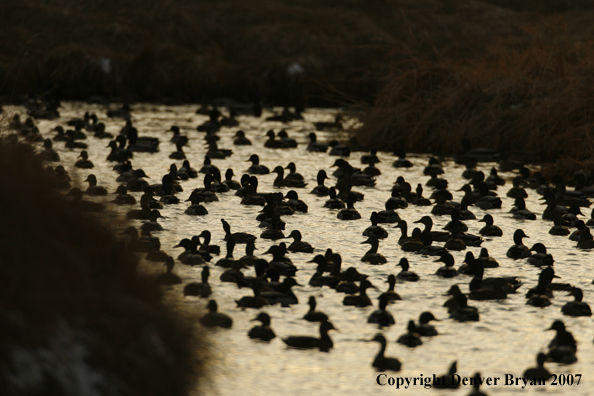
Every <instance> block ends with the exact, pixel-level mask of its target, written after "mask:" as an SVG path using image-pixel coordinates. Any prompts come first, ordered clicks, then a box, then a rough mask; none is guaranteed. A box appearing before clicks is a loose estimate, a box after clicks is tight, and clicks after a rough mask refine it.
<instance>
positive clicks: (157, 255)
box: [144, 238, 170, 263]
mask: <svg viewBox="0 0 594 396" xmlns="http://www.w3.org/2000/svg"><path fill="white" fill-rule="evenodd" d="M169 257H170V256H169V255H168V254H167V253H165V252H164V251H162V250H161V241H159V238H154V239H153V240H152V250H151V251H150V252H148V253H147V254H146V256H144V259H145V260H147V261H153V262H155V263H164V262H166V261H167V260H168V259H169Z"/></svg>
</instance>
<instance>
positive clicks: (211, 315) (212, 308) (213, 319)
mask: <svg viewBox="0 0 594 396" xmlns="http://www.w3.org/2000/svg"><path fill="white" fill-rule="evenodd" d="M217 308H218V306H217V302H216V301H215V300H210V301H209V302H208V313H207V314H206V315H204V316H203V317H201V318H200V324H202V326H206V327H222V328H225V329H230V328H231V326H233V319H231V318H230V317H229V316H227V315H225V314H224V313H220V312H217Z"/></svg>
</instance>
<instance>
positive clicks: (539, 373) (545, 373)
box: [523, 352, 553, 381]
mask: <svg viewBox="0 0 594 396" xmlns="http://www.w3.org/2000/svg"><path fill="white" fill-rule="evenodd" d="M546 361H547V355H545V354H544V353H542V352H540V353H539V354H538V355H536V367H531V368H529V369H527V370H526V371H524V375H523V377H524V378H526V379H532V380H541V379H543V380H545V381H547V380H549V379H551V377H552V376H553V375H552V374H551V373H550V372H549V370H547V369H546V368H545V366H544V364H545V362H546Z"/></svg>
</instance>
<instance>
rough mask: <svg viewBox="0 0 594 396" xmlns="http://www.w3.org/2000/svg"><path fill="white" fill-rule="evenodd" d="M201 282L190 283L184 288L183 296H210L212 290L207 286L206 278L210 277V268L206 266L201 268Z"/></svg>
mask: <svg viewBox="0 0 594 396" xmlns="http://www.w3.org/2000/svg"><path fill="white" fill-rule="evenodd" d="M201 276H202V282H201V283H198V282H190V283H188V284H186V285H185V286H184V295H185V296H199V297H202V298H206V297H208V296H210V295H211V294H212V288H211V287H210V285H209V284H208V278H209V276H210V268H209V267H208V265H205V266H204V267H202V274H201Z"/></svg>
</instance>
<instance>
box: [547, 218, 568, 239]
mask: <svg viewBox="0 0 594 396" xmlns="http://www.w3.org/2000/svg"><path fill="white" fill-rule="evenodd" d="M553 224H554V225H553V227H551V229H550V230H549V234H550V235H556V236H567V235H569V234H571V231H569V228H567V227H565V226H564V225H563V218H562V217H561V216H555V217H554V218H553Z"/></svg>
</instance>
